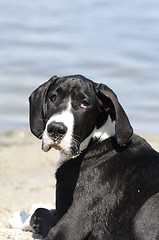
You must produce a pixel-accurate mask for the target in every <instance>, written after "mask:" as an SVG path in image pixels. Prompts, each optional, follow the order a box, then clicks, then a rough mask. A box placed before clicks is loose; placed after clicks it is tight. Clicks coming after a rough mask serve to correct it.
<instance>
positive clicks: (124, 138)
mask: <svg viewBox="0 0 159 240" xmlns="http://www.w3.org/2000/svg"><path fill="white" fill-rule="evenodd" d="M97 88H98V93H97V96H98V98H99V99H100V101H101V102H102V105H103V107H104V109H105V111H106V110H108V108H109V107H110V108H112V109H110V115H111V118H112V119H113V120H115V135H116V141H117V143H118V144H119V145H120V146H125V145H126V144H127V143H128V142H129V141H130V139H131V137H132V134H133V129H132V127H131V125H130V122H129V119H128V117H127V115H126V113H125V111H124V110H123V108H122V106H121V105H120V103H119V101H118V98H117V96H116V95H115V93H114V92H113V91H112V90H111V89H110V88H108V87H107V86H106V85H104V84H99V85H98V87H97Z"/></svg>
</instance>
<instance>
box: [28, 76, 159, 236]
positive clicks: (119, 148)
mask: <svg viewBox="0 0 159 240" xmlns="http://www.w3.org/2000/svg"><path fill="white" fill-rule="evenodd" d="M30 127H31V131H32V133H33V134H34V135H35V136H36V137H38V138H42V149H43V150H44V151H46V152H47V151H49V150H50V149H51V148H55V149H59V151H60V153H61V155H60V159H59V161H58V166H57V171H56V179H57V186H56V210H54V211H49V210H46V209H43V208H39V209H37V210H36V211H35V213H34V214H33V216H32V218H31V221H30V224H31V226H32V227H33V228H34V230H35V231H36V232H38V233H41V234H42V235H43V236H47V238H48V239H51V240H55V239H56V240H86V239H87V240H88V239H90V240H130V239H131V240H132V239H137V240H139V239H141V240H148V239H149V240H153V239H159V153H157V152H156V151H155V150H153V149H152V148H151V146H150V145H149V144H148V143H147V142H146V141H145V140H144V139H142V138H141V137H139V136H137V135H135V134H133V129H132V127H131V125H130V122H129V120H128V118H127V116H126V114H125V112H124V110H123V108H122V107H121V105H120V103H119V101H118V99H117V97H116V95H115V94H114V92H113V91H112V90H111V89H109V88H108V87H107V86H106V85H104V84H97V83H94V82H93V81H91V80H88V79H86V78H85V77H83V76H81V75H74V76H67V77H56V76H54V77H53V78H51V79H50V80H49V81H48V82H46V83H44V84H43V85H41V86H40V87H39V88H37V89H36V90H35V91H34V92H33V93H32V94H31V96H30Z"/></svg>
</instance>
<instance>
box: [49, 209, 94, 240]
mask: <svg viewBox="0 0 159 240" xmlns="http://www.w3.org/2000/svg"><path fill="white" fill-rule="evenodd" d="M86 222H87V224H85V223H86ZM90 234H91V221H90V216H88V214H84V213H82V211H79V209H78V208H70V209H69V210H68V212H67V213H66V214H65V215H64V216H63V217H62V218H61V219H60V220H59V221H58V223H57V224H56V225H55V226H54V227H53V228H52V229H51V230H50V231H49V233H48V235H47V239H48V240H84V239H87V237H88V236H90Z"/></svg>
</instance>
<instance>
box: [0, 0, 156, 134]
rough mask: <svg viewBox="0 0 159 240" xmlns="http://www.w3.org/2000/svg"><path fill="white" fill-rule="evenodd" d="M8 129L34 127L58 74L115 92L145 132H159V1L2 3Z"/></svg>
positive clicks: (1, 71) (3, 121)
mask: <svg viewBox="0 0 159 240" xmlns="http://www.w3.org/2000/svg"><path fill="white" fill-rule="evenodd" d="M0 66H1V67H0V130H10V129H18V128H28V96H29V95H30V93H31V92H32V91H33V90H34V89H35V88H36V87H38V86H39V85H40V84H42V83H43V82H45V81H46V80H48V79H49V78H50V77H51V76H52V75H54V74H56V75H59V76H63V75H70V74H77V73H80V74H82V75H84V76H86V77H88V78H90V79H92V80H94V81H96V82H103V83H105V84H107V85H108V86H109V87H111V88H112V89H113V90H114V91H115V92H116V94H117V95H118V98H119V99H120V102H121V104H122V105H123V107H124V109H125V110H126V112H127V114H128V116H129V118H130V121H131V123H132V125H133V127H134V129H135V132H137V133H145V134H146V133H148V134H150V133H152V134H158V133H159V1H158V0H144V1H143V0H133V1H127V0H120V1H118V0H113V1H112V0H111V1H110V0H109V1H108V0H76V1H73V0H67V1H65V0H54V1H52V0H46V1H42V0H38V1H36V0H23V1H21V0H14V1H5V0H0Z"/></svg>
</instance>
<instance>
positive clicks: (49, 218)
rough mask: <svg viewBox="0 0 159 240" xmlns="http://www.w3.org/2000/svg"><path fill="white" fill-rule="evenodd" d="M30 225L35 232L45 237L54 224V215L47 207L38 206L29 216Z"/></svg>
mask: <svg viewBox="0 0 159 240" xmlns="http://www.w3.org/2000/svg"><path fill="white" fill-rule="evenodd" d="M30 225H31V227H32V228H33V229H34V231H35V232H36V233H38V234H41V235H42V236H43V237H46V236H47V234H48V232H49V231H50V229H51V228H52V227H53V226H54V225H55V215H54V214H52V212H51V211H50V210H48V209H45V208H38V209H36V211H35V212H34V214H33V215H32V217H31V220H30Z"/></svg>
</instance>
